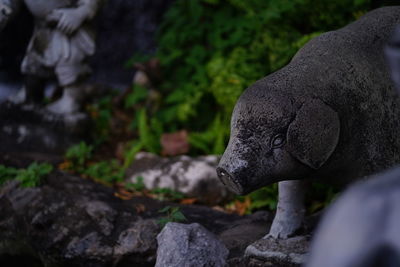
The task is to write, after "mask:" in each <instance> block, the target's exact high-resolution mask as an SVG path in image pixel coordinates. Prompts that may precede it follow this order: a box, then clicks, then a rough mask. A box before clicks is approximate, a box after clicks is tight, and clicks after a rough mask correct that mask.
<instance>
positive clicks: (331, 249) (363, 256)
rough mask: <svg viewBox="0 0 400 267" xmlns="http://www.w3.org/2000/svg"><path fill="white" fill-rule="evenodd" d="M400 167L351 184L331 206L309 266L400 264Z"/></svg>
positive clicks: (356, 266) (320, 227)
mask: <svg viewBox="0 0 400 267" xmlns="http://www.w3.org/2000/svg"><path fill="white" fill-rule="evenodd" d="M399 225H400V168H399V167H397V168H395V169H392V170H389V171H387V172H385V173H384V174H381V175H375V176H374V177H372V178H371V179H370V180H368V181H364V182H359V183H357V184H355V185H353V186H352V187H351V188H349V189H348V190H347V191H345V192H344V193H343V195H342V196H341V197H340V198H339V199H338V200H337V201H336V202H335V203H334V204H333V205H332V206H331V207H330V208H329V210H328V211H327V213H326V215H325V216H324V218H323V220H322V222H321V224H320V226H319V227H318V230H317V232H316V234H315V237H314V240H313V242H312V245H311V252H310V258H309V259H308V264H307V265H306V266H307V267H320V266H324V267H395V266H400V228H399Z"/></svg>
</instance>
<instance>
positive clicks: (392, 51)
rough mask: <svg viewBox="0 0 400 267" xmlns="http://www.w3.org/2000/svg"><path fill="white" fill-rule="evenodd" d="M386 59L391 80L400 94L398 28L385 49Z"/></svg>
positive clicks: (398, 27) (399, 42) (399, 35)
mask: <svg viewBox="0 0 400 267" xmlns="http://www.w3.org/2000/svg"><path fill="white" fill-rule="evenodd" d="M385 52H386V57H387V59H388V62H389V66H390V69H391V74H392V79H393V82H394V84H395V87H396V89H397V93H398V94H400V26H397V28H396V30H395V31H394V35H393V38H392V39H391V41H390V42H389V44H388V45H387V46H386V48H385Z"/></svg>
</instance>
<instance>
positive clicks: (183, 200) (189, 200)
mask: <svg viewBox="0 0 400 267" xmlns="http://www.w3.org/2000/svg"><path fill="white" fill-rule="evenodd" d="M196 201H197V198H184V199H182V200H181V204H187V205H191V204H193V203H195V202H196Z"/></svg>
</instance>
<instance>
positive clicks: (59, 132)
mask: <svg viewBox="0 0 400 267" xmlns="http://www.w3.org/2000/svg"><path fill="white" fill-rule="evenodd" d="M89 127H90V119H89V118H88V116H87V115H85V114H76V115H72V116H58V115H54V114H50V113H49V112H48V111H46V110H44V109H42V108H39V107H36V106H33V105H22V106H19V105H14V104H11V103H1V104H0V152H1V156H0V163H1V162H3V163H7V159H11V158H19V157H27V158H31V159H32V158H34V159H39V161H40V159H41V158H43V159H45V158H47V159H49V160H50V161H51V162H54V161H56V162H57V161H58V160H59V159H60V155H63V153H64V152H65V150H66V149H67V148H68V147H70V146H71V145H73V144H76V143H77V142H80V140H82V139H83V138H87V137H88V136H89V134H88V129H89Z"/></svg>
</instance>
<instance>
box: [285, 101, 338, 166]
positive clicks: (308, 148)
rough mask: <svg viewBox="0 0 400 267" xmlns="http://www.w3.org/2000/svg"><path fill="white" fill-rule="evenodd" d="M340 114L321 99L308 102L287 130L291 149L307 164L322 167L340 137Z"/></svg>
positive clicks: (295, 155)
mask: <svg viewBox="0 0 400 267" xmlns="http://www.w3.org/2000/svg"><path fill="white" fill-rule="evenodd" d="M339 133H340V121H339V116H338V114H337V113H336V112H335V111H334V110H333V109H332V108H331V107H330V106H328V105H327V104H325V103H324V102H322V101H321V100H319V99H312V100H309V101H307V102H305V103H304V104H303V105H302V106H301V108H300V109H299V110H298V111H297V114H296V117H295V119H294V121H293V122H292V123H291V124H290V125H289V128H288V131H287V150H288V151H289V152H290V153H291V154H292V156H294V157H295V158H297V159H298V160H299V161H300V162H302V163H303V164H306V165H308V166H309V167H311V168H313V169H318V168H320V167H321V166H322V165H323V164H324V163H325V162H326V161H327V160H328V158H329V157H330V156H331V154H332V153H333V151H334V150H335V148H336V145H337V144H338V141H339Z"/></svg>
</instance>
